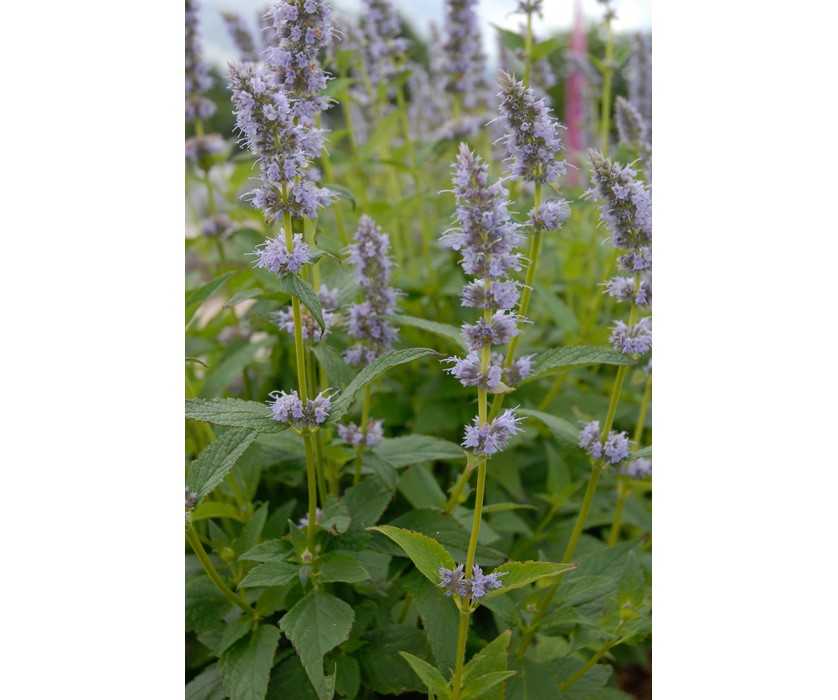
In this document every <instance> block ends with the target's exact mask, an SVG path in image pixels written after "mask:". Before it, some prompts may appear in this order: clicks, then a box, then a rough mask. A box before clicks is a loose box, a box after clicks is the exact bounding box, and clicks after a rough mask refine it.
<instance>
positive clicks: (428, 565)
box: [367, 525, 454, 585]
mask: <svg viewBox="0 0 838 700" xmlns="http://www.w3.org/2000/svg"><path fill="white" fill-rule="evenodd" d="M367 529H368V530H375V531H376V532H380V533H381V534H382V535H385V536H387V537H389V538H390V539H391V540H393V542H395V543H396V544H397V545H399V547H401V548H402V549H403V550H404V553H405V554H407V556H408V557H410V560H411V561H412V562H413V563H414V564H415V565H416V568H417V569H419V571H421V572H422V573H423V574H424V575H425V578H427V579H428V580H429V581H430V582H431V583H433V584H434V585H436V584H437V583H438V582H439V569H440V567H442V566H444V567H445V568H446V569H453V568H454V560H453V559H452V558H451V555H450V554H449V553H448V552H447V551H446V549H445V548H444V547H443V546H442V545H441V544H440V543H439V542H437V541H436V540H434V539H431V538H430V537H428V536H427V535H423V534H422V533H420V532H413V531H411V530H403V529H402V528H400V527H393V526H392V525H380V526H378V527H369V528H367Z"/></svg>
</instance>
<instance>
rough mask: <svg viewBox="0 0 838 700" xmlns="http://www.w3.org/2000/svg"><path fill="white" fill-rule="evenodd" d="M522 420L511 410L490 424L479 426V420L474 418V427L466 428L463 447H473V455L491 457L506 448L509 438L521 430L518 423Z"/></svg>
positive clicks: (468, 426)
mask: <svg viewBox="0 0 838 700" xmlns="http://www.w3.org/2000/svg"><path fill="white" fill-rule="evenodd" d="M522 420H524V419H523V418H519V417H518V416H516V415H515V413H514V412H513V411H512V410H511V409H507V410H505V411H504V412H503V413H502V414H501V415H499V416H498V417H497V418H495V419H494V420H493V421H492V422H491V423H484V424H483V425H480V419H479V418H478V417H475V419H474V425H467V426H466V436H465V439H464V440H463V442H462V444H463V447H473V448H474V454H476V455H486V456H487V457H491V456H492V455H493V454H495V453H497V452H500V451H501V450H502V449H503V448H504V447H506V445H507V443H508V442H509V438H511V437H512V436H513V435H515V434H516V433H518V432H520V431H521V429H520V428H519V427H518V422H519V421H522Z"/></svg>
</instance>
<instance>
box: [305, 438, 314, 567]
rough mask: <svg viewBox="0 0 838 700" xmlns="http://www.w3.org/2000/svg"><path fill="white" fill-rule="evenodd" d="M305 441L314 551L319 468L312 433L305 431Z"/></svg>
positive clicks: (309, 532) (310, 549)
mask: <svg viewBox="0 0 838 700" xmlns="http://www.w3.org/2000/svg"><path fill="white" fill-rule="evenodd" d="M303 442H304V443H305V447H306V474H307V476H308V548H309V551H311V552H313V551H314V536H315V534H316V529H315V528H316V527H317V468H316V465H315V461H314V449H313V447H312V444H311V433H309V432H306V433H303Z"/></svg>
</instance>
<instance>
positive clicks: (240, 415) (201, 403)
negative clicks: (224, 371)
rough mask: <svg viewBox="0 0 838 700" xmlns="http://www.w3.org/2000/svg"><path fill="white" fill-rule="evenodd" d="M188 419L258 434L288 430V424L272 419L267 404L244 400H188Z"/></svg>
mask: <svg viewBox="0 0 838 700" xmlns="http://www.w3.org/2000/svg"><path fill="white" fill-rule="evenodd" d="M186 417H187V418H192V419H193V420H199V421H203V422H204V423H213V424H214V425H228V426H231V427H233V428H249V429H250V430H255V431H256V432H257V433H281V432H282V431H283V430H287V429H288V424H287V423H280V422H279V421H275V420H274V419H273V418H271V409H270V407H269V406H267V405H266V404H263V403H258V402H257V401H244V400H242V399H187V400H186Z"/></svg>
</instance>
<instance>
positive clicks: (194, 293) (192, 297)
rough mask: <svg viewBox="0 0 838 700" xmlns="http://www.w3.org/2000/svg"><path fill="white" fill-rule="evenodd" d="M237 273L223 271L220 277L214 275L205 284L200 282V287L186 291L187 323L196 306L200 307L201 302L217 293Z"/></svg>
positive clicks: (196, 308)
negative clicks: (213, 277)
mask: <svg viewBox="0 0 838 700" xmlns="http://www.w3.org/2000/svg"><path fill="white" fill-rule="evenodd" d="M237 274H238V273H237V272H225V273H224V274H223V275H221V276H220V277H216V278H215V279H212V280H210V281H209V282H207V283H206V284H202V285H201V286H200V287H197V288H195V289H192V290H190V291H189V292H187V293H186V323H187V325H188V324H189V322H190V321H191V320H192V317H193V316H194V315H195V312H196V311H197V310H198V307H200V306H201V304H203V303H204V302H205V301H206V300H207V299H209V298H210V297H213V296H215V295H216V294H218V292H220V291H221V290H222V289H223V288H224V285H225V284H227V282H229V281H230V280H231V279H232V278H233V277H235V276H236V275H237Z"/></svg>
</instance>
